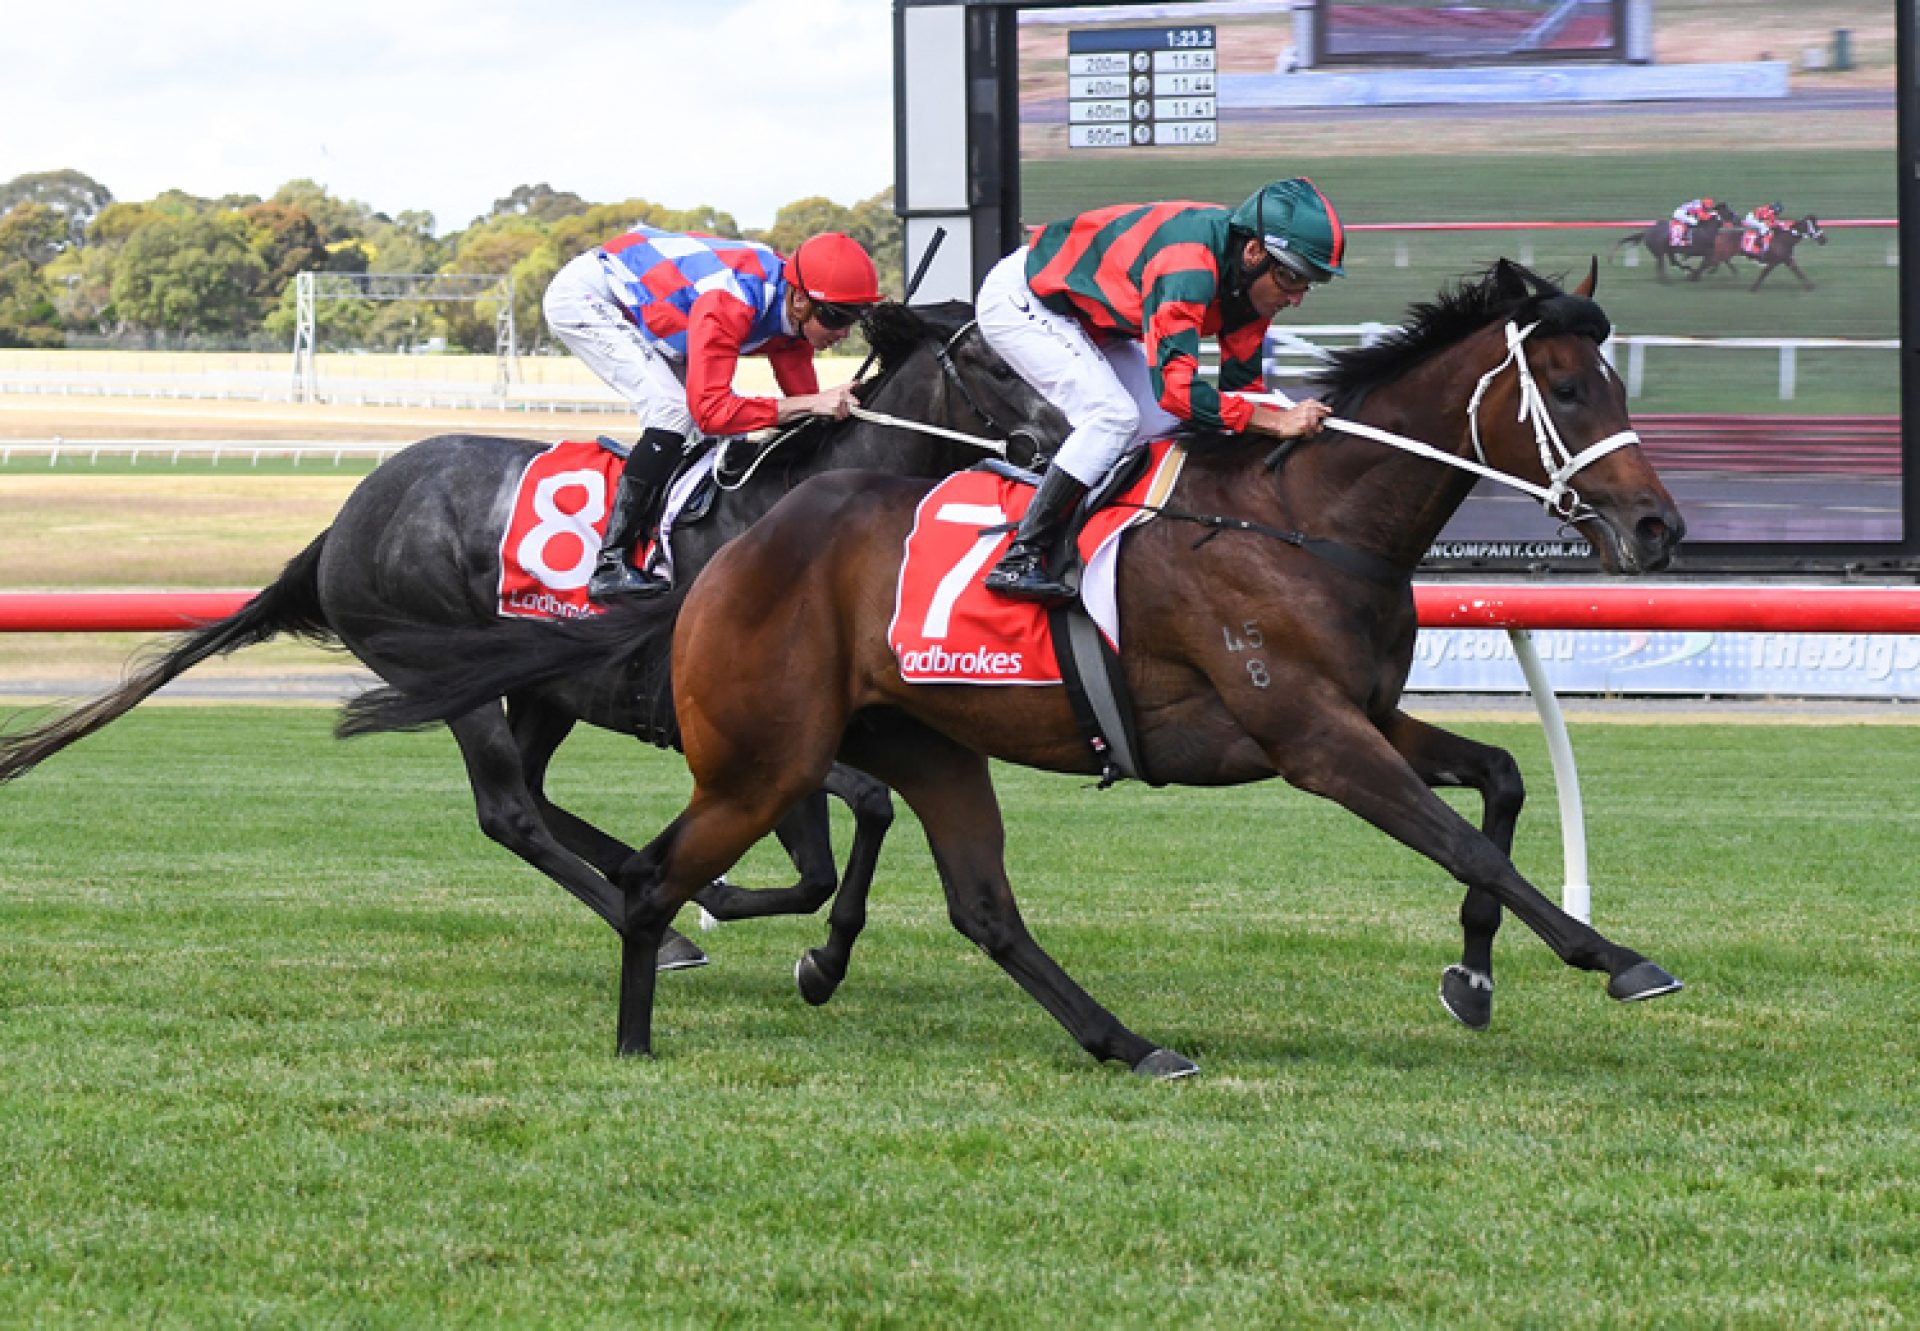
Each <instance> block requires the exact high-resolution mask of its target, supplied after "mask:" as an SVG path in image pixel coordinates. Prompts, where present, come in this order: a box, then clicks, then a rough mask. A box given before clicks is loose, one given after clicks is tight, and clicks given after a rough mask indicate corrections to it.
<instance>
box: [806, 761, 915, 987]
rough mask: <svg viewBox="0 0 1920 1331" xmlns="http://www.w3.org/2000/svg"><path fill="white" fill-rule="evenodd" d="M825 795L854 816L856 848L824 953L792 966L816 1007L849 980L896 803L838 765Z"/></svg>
mask: <svg viewBox="0 0 1920 1331" xmlns="http://www.w3.org/2000/svg"><path fill="white" fill-rule="evenodd" d="M826 790H827V792H828V793H829V794H832V795H835V796H838V797H839V798H840V799H841V800H842V801H844V802H845V804H846V806H847V807H848V808H849V809H851V810H852V811H853V828H854V830H853V846H852V847H851V848H850V849H849V850H848V851H847V871H846V873H845V874H844V875H842V876H841V879H840V891H839V893H838V894H837V895H836V896H835V897H834V899H833V912H832V913H831V914H830V915H829V916H828V917H827V943H826V946H825V947H817V948H810V949H808V950H807V951H806V952H805V953H804V954H803V955H802V956H801V958H800V960H799V961H798V962H796V963H795V964H794V968H793V978H794V982H795V983H797V984H798V985H799V986H800V996H801V997H802V998H804V999H806V1000H807V1002H809V1003H812V1004H813V1005H814V1006H816V1007H818V1006H819V1005H820V1004H822V1003H824V1002H826V1001H827V1000H828V999H829V998H831V997H833V991H834V990H835V989H837V988H839V987H840V982H841V981H842V980H844V979H846V978H847V967H848V965H849V964H851V962H852V960H853V944H854V940H856V939H857V938H859V937H860V933H861V931H862V930H863V929H865V928H866V925H867V895H868V893H869V892H870V891H871V890H872V888H873V875H874V870H875V869H877V868H878V867H879V863H880V846H881V843H882V842H884V841H885V840H886V838H887V829H888V828H890V827H892V826H893V800H892V798H891V797H890V796H889V795H888V794H887V788H886V786H884V785H883V784H881V783H880V782H878V781H876V780H874V779H873V778H872V777H870V776H868V775H867V774H866V773H864V772H856V771H854V770H853V769H852V768H851V767H847V766H844V765H843V764H840V763H835V764H834V766H833V770H832V771H831V772H829V773H827V784H826Z"/></svg>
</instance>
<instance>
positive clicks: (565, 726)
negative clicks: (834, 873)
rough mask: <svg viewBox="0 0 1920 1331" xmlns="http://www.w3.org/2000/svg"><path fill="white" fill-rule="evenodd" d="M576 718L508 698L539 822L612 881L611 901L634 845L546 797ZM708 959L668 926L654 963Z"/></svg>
mask: <svg viewBox="0 0 1920 1331" xmlns="http://www.w3.org/2000/svg"><path fill="white" fill-rule="evenodd" d="M574 721H575V718H574V717H573V716H572V715H571V714H569V713H568V712H566V711H563V710H561V709H560V708H557V707H553V706H551V705H549V704H547V703H544V702H541V701H539V700H538V699H535V698H528V697H516V698H509V699H508V700H507V724H508V726H509V727H511V729H512V732H513V741H514V743H515V744H516V745H517V746H518V747H519V750H520V774H521V777H522V779H523V780H524V781H525V782H526V788H527V793H528V794H529V795H530V796H531V797H532V798H533V801H534V804H535V807H536V808H537V809H538V811H539V814H540V821H541V822H542V823H544V824H545V825H546V826H547V827H548V828H549V829H551V830H552V832H553V834H554V836H555V837H557V838H558V839H559V841H560V844H561V845H562V846H564V847H565V848H566V849H567V850H569V851H571V852H572V853H573V854H575V855H578V856H579V857H580V858H581V859H583V860H585V861H586V862H587V863H588V864H590V865H592V866H593V867H594V868H595V869H596V870H598V871H599V873H600V876H601V877H602V878H604V879H606V880H607V887H608V891H609V893H610V896H609V900H612V899H613V896H612V895H611V893H612V882H613V876H614V875H615V874H616V873H618V872H619V871H620V866H621V865H623V864H625V863H626V862H627V861H628V860H630V859H632V858H633V847H632V846H629V845H628V844H627V843H626V842H624V841H621V840H620V839H619V838H617V837H614V836H610V835H609V834H607V833H606V832H603V831H601V830H600V829H599V828H597V827H595V826H594V825H593V824H592V823H590V822H588V821H586V820H585V819H584V818H581V817H580V816H579V815H577V814H574V813H571V812H569V811H568V810H566V809H563V808H561V807H560V806H559V805H558V804H555V803H554V802H553V801H552V800H551V799H549V798H548V797H547V790H546V783H547V765H548V764H549V763H550V762H552V760H553V755H554V751H555V750H557V749H558V748H559V747H560V745H561V743H562V742H563V741H564V740H565V739H566V738H567V736H568V735H569V734H571V733H572V732H573V727H574ZM516 853H517V852H516ZM523 858H524V857H523ZM535 867H539V866H537V865H536V866H535ZM563 885H564V884H563ZM607 922H608V923H609V924H612V923H613V921H612V920H608V921H607ZM615 927H616V929H617V928H618V926H615ZM707 962H708V957H707V954H706V953H705V952H704V951H702V950H701V948H700V945H699V944H698V943H696V942H694V941H693V940H692V939H691V938H688V937H687V936H686V935H685V934H683V933H681V932H680V931H679V930H678V929H674V928H668V930H667V932H666V935H665V937H664V939H663V941H662V942H661V944H660V953H659V956H658V957H657V958H655V964H656V965H658V966H659V968H660V969H661V970H663V971H681V970H692V969H693V968H695V967H697V966H704V965H706V964H707Z"/></svg>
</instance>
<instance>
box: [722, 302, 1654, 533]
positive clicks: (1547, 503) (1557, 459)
mask: <svg viewBox="0 0 1920 1331" xmlns="http://www.w3.org/2000/svg"><path fill="white" fill-rule="evenodd" d="M971 326H972V325H968V327H971ZM1539 326H1540V325H1539V324H1537V323H1530V324H1528V325H1527V326H1526V327H1525V328H1521V327H1519V326H1517V325H1515V324H1514V323H1513V322H1512V321H1508V323H1507V354H1506V357H1505V359H1503V360H1502V361H1501V362H1500V363H1499V364H1498V365H1496V366H1494V367H1493V368H1492V369H1491V370H1488V371H1487V372H1486V373H1485V374H1483V375H1481V376H1480V382H1479V383H1478V384H1477V385H1475V387H1474V390H1473V396H1472V397H1471V398H1470V399H1468V401H1467V422H1468V425H1469V427H1470V430H1471V434H1472V438H1473V453H1474V456H1475V457H1476V458H1478V459H1479V461H1478V462H1471V461H1468V460H1467V459H1466V458H1462V457H1455V456H1454V455H1453V454H1451V453H1443V452H1441V451H1440V450H1439V449H1437V448H1435V447H1434V446H1433V445H1431V444H1425V443H1422V442H1420V441H1419V440H1418V439H1411V438H1408V437H1407V436H1406V435H1403V434H1395V433H1393V431H1391V430H1382V429H1379V428H1378V427H1376V426H1372V425H1365V424H1362V423H1361V422H1359V421H1350V420H1346V419H1344V418H1342V417H1339V416H1329V417H1327V418H1326V419H1325V420H1324V421H1323V422H1322V423H1321V424H1322V428H1324V429H1329V430H1339V431H1340V432H1341V433H1343V434H1351V435H1356V436H1358V437H1359V438H1362V439H1371V440H1373V441H1374V442H1376V443H1381V444H1386V445H1389V446H1390V447H1393V448H1397V449H1399V450H1400V451H1402V452H1403V453H1412V454H1414V455H1415V456H1416V457H1423V458H1431V459H1432V460H1433V461H1435V462H1444V463H1445V464H1446V465H1447V466H1449V467H1457V468H1459V469H1460V470H1461V471H1469V472H1472V473H1473V474H1474V475H1476V476H1482V477H1485V478H1486V479H1487V480H1490V481H1496V482H1498V483H1499V484H1501V485H1505V486H1510V487H1511V488H1513V489H1515V490H1518V491H1520V492H1521V493H1522V494H1527V495H1531V496H1532V497H1533V498H1535V499H1537V500H1538V501H1539V502H1540V506H1541V507H1542V508H1544V509H1545V510H1546V511H1547V512H1548V513H1550V514H1552V515H1553V516H1554V517H1557V518H1560V519H1562V520H1563V521H1572V520H1574V519H1575V518H1579V517H1584V516H1587V510H1586V509H1585V507H1584V506H1583V505H1582V503H1581V501H1580V493H1579V491H1577V490H1575V489H1574V488H1573V487H1572V486H1571V485H1570V484H1568V482H1570V481H1571V480H1572V479H1573V478H1574V477H1575V476H1576V475H1578V474H1579V473H1580V472H1581V471H1582V470H1584V469H1585V468H1586V467H1587V466H1589V465H1590V464H1592V463H1594V462H1597V461H1599V460H1600V459H1601V458H1603V457H1605V456H1606V455H1607V454H1609V453H1611V452H1613V451H1615V450H1616V449H1621V448H1625V447H1626V446H1627V445H1629V444H1637V443H1639V442H1640V436H1639V434H1638V433H1637V432H1635V431H1633V430H1621V431H1619V432H1618V433H1616V434H1610V435H1608V436H1607V437H1606V438H1604V439H1602V440H1600V441H1599V442H1597V443H1593V444H1589V445H1588V446H1587V447H1585V448H1583V449H1581V450H1580V452H1578V453H1575V452H1573V450H1571V449H1570V448H1568V447H1567V445H1566V443H1565V441H1564V440H1562V439H1561V438H1560V430H1559V427H1557V426H1556V425H1554V423H1553V416H1552V414H1551V413H1550V412H1549V411H1548V410H1547V402H1546V399H1545V398H1544V397H1543V396H1542V395H1541V393H1540V385H1539V384H1538V383H1536V382H1535V381H1534V377H1533V369H1532V367H1531V366H1529V365H1528V364H1527V352H1526V341H1527V337H1528V336H1529V335H1530V334H1531V333H1532V332H1533V330H1534V329H1536V328H1538V327H1539ZM966 331H967V330H966V328H962V329H961V330H960V333H956V334H954V338H955V340H958V338H959V337H960V334H961V333H965V332H966ZM948 345H949V346H951V345H952V343H951V342H950V343H948ZM1509 365H1511V366H1513V368H1514V373H1515V374H1517V375H1518V376H1519V377H1520V411H1519V414H1518V416H1516V417H1515V419H1517V420H1522V421H1529V420H1530V422H1531V424H1532V425H1533V440H1534V444H1535V446H1536V447H1538V448H1539V450H1540V467H1541V469H1542V470H1543V471H1545V472H1546V473H1547V480H1548V484H1547V485H1544V486H1541V485H1535V484H1534V483H1533V482H1532V481H1523V480H1521V479H1520V478H1519V477H1518V476H1514V475H1511V474H1509V473H1507V472H1504V471H1498V470H1495V469H1494V468H1493V467H1492V466H1490V465H1488V463H1487V450H1486V448H1485V446H1484V445H1482V444H1481V442H1480V402H1481V399H1482V398H1484V397H1485V396H1486V393H1487V389H1488V388H1489V387H1491V386H1492V384H1493V381H1494V378H1495V377H1496V376H1497V375H1499V373H1500V371H1502V370H1504V369H1506V368H1507V366H1509ZM1249 396H1252V397H1253V398H1254V400H1255V401H1268V402H1275V403H1278V404H1279V405H1281V406H1283V407H1291V406H1293V405H1294V403H1293V399H1291V398H1289V397H1288V396H1287V395H1286V394H1284V393H1265V394H1250V395H1249ZM851 414H852V415H853V416H854V417H856V418H857V419H859V420H863V421H866V422H868V423H869V424H872V425H887V426H892V427H893V428H895V429H898V430H913V431H915V432H917V433H919V434H928V435H934V436H936V437H938V438H941V439H951V440H953V441H954V442H955V443H960V444H967V445H969V446H971V447H973V448H977V449H980V450H981V451H982V452H985V453H996V454H998V455H999V456H1001V457H1005V456H1006V455H1007V445H1006V441H1005V440H995V439H986V438H982V437H981V436H979V435H973V434H964V433H962V432H961V431H959V430H948V429H945V428H943V427H941V426H938V425H928V424H925V423H924V422H921V421H910V420H904V419H902V418H901V417H898V416H889V415H887V414H886V413H885V412H880V411H870V410H868V409H867V408H866V407H855V408H853V409H852V412H851ZM772 451H773V450H772V449H771V448H769V449H768V450H766V452H763V453H762V454H761V455H760V456H759V457H758V458H755V459H754V462H753V465H752V466H751V467H749V468H748V469H747V472H746V475H745V476H742V477H741V478H740V480H739V481H737V482H735V483H734V485H733V486H726V487H723V488H726V489H733V488H736V487H738V486H739V485H744V484H745V483H746V480H747V477H748V476H751V475H752V474H753V473H754V472H755V471H756V470H758V468H759V466H760V463H761V462H762V461H764V460H765V459H766V457H767V455H768V454H769V453H771V452H772Z"/></svg>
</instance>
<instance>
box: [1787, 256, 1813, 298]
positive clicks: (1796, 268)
mask: <svg viewBox="0 0 1920 1331" xmlns="http://www.w3.org/2000/svg"><path fill="white" fill-rule="evenodd" d="M1787 267H1789V268H1791V269H1793V275H1794V276H1795V277H1797V278H1799V279H1800V285H1801V286H1803V287H1805V288H1806V289H1807V290H1808V291H1811V290H1813V279H1812V278H1810V277H1808V276H1807V275H1806V274H1805V273H1803V272H1801V271H1800V263H1799V261H1798V260H1796V259H1794V258H1793V257H1791V256H1789V257H1788V259H1787Z"/></svg>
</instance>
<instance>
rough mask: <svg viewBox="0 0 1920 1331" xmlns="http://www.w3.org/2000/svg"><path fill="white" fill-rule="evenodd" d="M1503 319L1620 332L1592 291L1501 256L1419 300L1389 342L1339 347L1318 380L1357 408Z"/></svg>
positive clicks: (1558, 329) (1597, 335)
mask: <svg viewBox="0 0 1920 1331" xmlns="http://www.w3.org/2000/svg"><path fill="white" fill-rule="evenodd" d="M1502 319H1511V320H1513V321H1514V322H1516V323H1519V324H1522V325H1524V324H1530V323H1536V322H1537V323H1538V324H1539V325H1540V333H1541V335H1542V336H1547V337H1554V336H1559V335H1562V334H1567V333H1577V334H1579V335H1581V336H1583V337H1590V338H1592V339H1593V340H1594V341H1595V342H1604V341H1606V340H1607V337H1608V335H1609V334H1610V333H1611V332H1612V325H1611V324H1609V323H1608V322H1607V316H1606V315H1605V313H1603V312H1602V311H1601V309H1600V307H1599V306H1598V305H1597V304H1595V303H1594V302H1593V301H1591V300H1589V299H1588V298H1587V297H1585V296H1576V295H1572V294H1570V293H1568V292H1565V291H1562V290H1561V289H1560V288H1559V287H1558V286H1556V285H1554V284H1553V283H1552V282H1550V281H1548V280H1547V279H1546V278H1544V277H1541V276H1539V275H1538V274H1536V273H1533V272H1531V271H1529V270H1528V269H1525V268H1522V267H1521V266H1520V265H1519V264H1516V263H1510V262H1508V261H1507V260H1505V259H1501V260H1499V261H1497V262H1496V263H1494V264H1491V265H1490V266H1488V267H1487V268H1486V270H1485V271H1483V272H1482V273H1481V274H1480V275H1479V276H1478V277H1470V278H1466V279H1463V280H1462V281H1460V282H1459V283H1457V284H1456V285H1454V286H1452V287H1449V288H1445V289H1443V290H1442V291H1441V292H1440V294H1439V295H1438V296H1437V297H1435V298H1434V299H1433V300H1432V301H1431V302H1421V303H1419V304H1416V305H1414V306H1413V307H1412V308H1410V309H1409V310H1408V311H1407V320H1406V322H1405V323H1404V324H1403V325H1402V326H1401V327H1399V328H1397V329H1395V330H1394V331H1393V332H1391V333H1389V334H1387V336H1386V337H1385V338H1384V339H1382V340H1381V341H1379V342H1376V343H1374V344H1373V345H1372V346H1368V347H1350V348H1347V349H1346V350H1343V351H1336V352H1334V353H1333V355H1332V357H1331V358H1330V360H1329V361H1328V363H1327V365H1326V366H1325V367H1324V368H1323V369H1321V370H1319V371H1317V372H1316V373H1315V374H1314V375H1313V376H1312V382H1313V384H1314V386H1315V387H1316V388H1317V389H1318V390H1319V391H1320V393H1321V396H1323V397H1324V398H1325V399H1326V401H1327V404H1328V405H1329V406H1331V407H1332V408H1333V409H1334V411H1335V412H1338V413H1341V414H1343V415H1344V414H1350V413H1351V412H1352V410H1353V409H1354V408H1355V407H1356V406H1357V405H1358V404H1359V403H1360V402H1361V401H1362V400H1363V399H1364V398H1365V397H1366V396H1367V394H1368V393H1370V392H1372V391H1373V390H1374V389H1376V388H1380V387H1382V386H1384V385H1386V384H1388V383H1391V382H1392V381H1393V380H1395V379H1397V378H1399V377H1400V376H1401V375H1403V374H1405V373H1406V372H1407V371H1408V370H1411V369H1412V368H1413V367H1414V366H1415V365H1418V364H1419V363H1420V362H1422V361H1424V360H1426V359H1427V358H1428V357H1429V356H1432V355H1434V354H1435V353H1437V352H1440V351H1443V350H1445V349H1446V348H1448V347H1450V346H1452V345H1454V344H1455V343H1456V342H1459V341H1460V340H1462V339H1463V338H1466V337H1468V336H1470V335H1472V334H1473V333H1476V332H1478V331H1479V330H1480V329H1482V328H1485V327H1486V326H1487V325H1488V324H1490V323H1493V322H1494V321H1495V320H1502Z"/></svg>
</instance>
